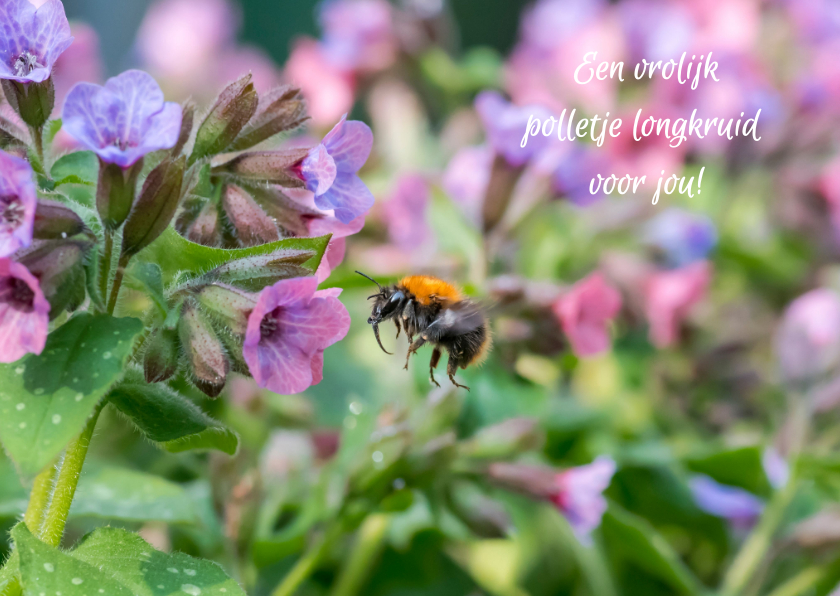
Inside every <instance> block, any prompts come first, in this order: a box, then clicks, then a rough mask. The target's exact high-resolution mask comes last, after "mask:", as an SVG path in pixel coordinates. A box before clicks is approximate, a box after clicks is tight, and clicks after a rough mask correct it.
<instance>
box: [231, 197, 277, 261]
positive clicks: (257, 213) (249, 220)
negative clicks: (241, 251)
mask: <svg viewBox="0 0 840 596" xmlns="http://www.w3.org/2000/svg"><path fill="white" fill-rule="evenodd" d="M222 207H223V208H224V210H225V214H226V215H227V218H228V220H229V221H230V223H231V224H232V225H233V229H234V230H235V232H236V238H237V240H238V241H239V243H240V244H241V245H242V246H257V245H259V244H266V243H268V242H274V241H276V240H279V239H280V232H279V231H278V230H277V225H276V224H275V223H274V221H273V220H272V219H271V218H270V217H269V216H268V215H267V214H266V212H265V211H263V210H262V208H261V207H260V206H259V205H257V203H256V201H254V199H253V198H252V197H251V196H250V195H249V194H248V193H246V192H245V191H244V190H242V189H241V188H239V187H238V186H233V185H230V184H229V185H227V186H226V187H225V190H224V192H223V193H222Z"/></svg>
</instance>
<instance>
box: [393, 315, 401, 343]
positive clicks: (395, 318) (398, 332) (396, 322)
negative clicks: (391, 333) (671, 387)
mask: <svg viewBox="0 0 840 596" xmlns="http://www.w3.org/2000/svg"><path fill="white" fill-rule="evenodd" d="M394 325H396V326H397V339H399V338H400V320H399V319H398V318H397V317H394Z"/></svg>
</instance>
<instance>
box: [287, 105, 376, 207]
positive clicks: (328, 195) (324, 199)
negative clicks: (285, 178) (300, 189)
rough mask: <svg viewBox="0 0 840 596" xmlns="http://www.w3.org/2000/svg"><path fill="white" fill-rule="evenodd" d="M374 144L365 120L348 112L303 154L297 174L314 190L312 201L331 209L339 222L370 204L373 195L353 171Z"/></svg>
mask: <svg viewBox="0 0 840 596" xmlns="http://www.w3.org/2000/svg"><path fill="white" fill-rule="evenodd" d="M372 147H373V133H372V132H371V130H370V128H369V127H368V125H367V124H365V123H364V122H359V121H357V120H347V114H345V115H344V116H342V117H341V121H340V122H339V123H338V124H336V125H335V127H334V128H333V129H332V130H331V131H330V132H329V133H327V136H325V137H324V140H323V141H321V144H320V145H318V146H317V147H314V148H313V149H312V150H311V151H310V152H309V154H308V155H307V156H306V157H304V158H303V160H302V161H301V163H300V165H299V166H298V175H299V176H300V178H301V180H303V181H304V182H305V183H306V188H307V189H309V190H310V191H312V192H313V193H314V194H315V205H316V206H317V207H318V209H322V210H325V211H328V210H331V209H332V210H334V211H335V216H336V217H337V218H338V220H339V221H341V222H342V223H350V222H351V221H353V220H354V219H356V218H357V217H358V216H360V215H362V214H363V213H365V212H366V211H367V210H368V209H370V208H371V207H372V206H373V195H372V194H371V193H370V190H368V187H367V186H365V183H364V182H362V179H361V178H359V176H358V175H357V174H356V172H358V171H359V169H360V168H361V167H362V166H363V165H364V163H365V162H366V161H367V158H368V155H370V150H371V148H372Z"/></svg>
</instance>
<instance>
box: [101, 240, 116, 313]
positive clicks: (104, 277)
mask: <svg viewBox="0 0 840 596" xmlns="http://www.w3.org/2000/svg"><path fill="white" fill-rule="evenodd" d="M113 252H114V236H113V232H111V231H110V230H107V229H106V230H105V248H104V250H103V251H102V257H101V258H100V260H99V295H100V296H102V302H103V303H104V302H105V298H106V296H108V281H110V280H109V279H108V278H109V277H111V258H112V257H113Z"/></svg>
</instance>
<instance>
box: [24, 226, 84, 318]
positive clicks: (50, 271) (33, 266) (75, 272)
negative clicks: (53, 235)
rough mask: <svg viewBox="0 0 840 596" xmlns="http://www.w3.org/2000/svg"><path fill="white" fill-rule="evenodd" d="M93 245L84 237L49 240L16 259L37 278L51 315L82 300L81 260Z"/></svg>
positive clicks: (74, 305) (76, 304) (82, 268)
mask: <svg viewBox="0 0 840 596" xmlns="http://www.w3.org/2000/svg"><path fill="white" fill-rule="evenodd" d="M92 246H93V243H92V242H90V241H87V240H48V241H44V242H41V243H38V244H37V245H35V246H33V247H31V248H29V249H27V250H25V251H24V252H22V253H19V255H18V258H17V261H18V262H19V263H21V264H22V265H24V266H25V267H26V268H27V269H29V271H30V273H32V275H34V276H35V277H36V278H37V279H38V283H39V285H40V287H41V291H42V292H43V293H44V297H45V298H46V299H47V301H48V302H49V303H50V318H55V317H57V316H58V315H59V314H61V312H62V311H64V310H65V309H69V310H75V309H76V308H78V306H79V305H80V304H81V303H82V302H83V301H84V299H85V269H84V259H85V255H86V254H87V253H88V251H89V250H90V249H91V248H92Z"/></svg>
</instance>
